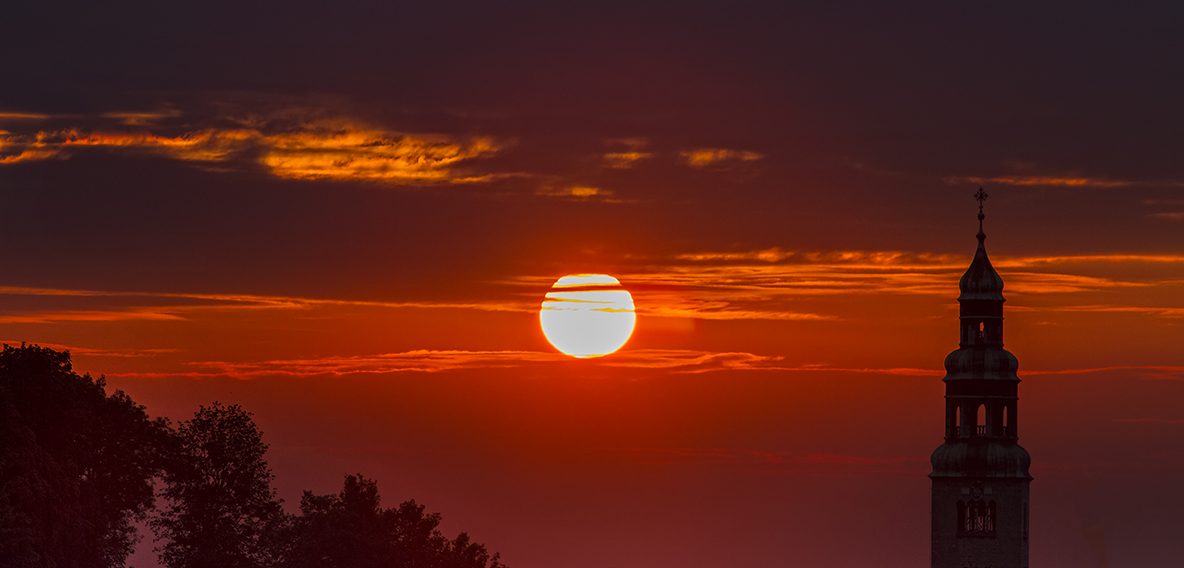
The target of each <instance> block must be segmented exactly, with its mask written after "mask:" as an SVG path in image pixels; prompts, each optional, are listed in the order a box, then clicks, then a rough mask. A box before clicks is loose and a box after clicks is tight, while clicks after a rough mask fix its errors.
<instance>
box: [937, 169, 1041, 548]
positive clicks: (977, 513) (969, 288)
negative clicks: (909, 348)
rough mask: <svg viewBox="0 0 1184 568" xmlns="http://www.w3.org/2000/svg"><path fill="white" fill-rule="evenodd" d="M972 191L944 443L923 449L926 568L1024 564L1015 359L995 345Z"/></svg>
mask: <svg viewBox="0 0 1184 568" xmlns="http://www.w3.org/2000/svg"><path fill="white" fill-rule="evenodd" d="M974 198H975V200H977V201H978V235H977V236H978V250H976V251H975V253H974V259H973V260H972V261H971V262H970V267H969V268H967V269H966V273H965V274H963V275H962V279H961V280H960V281H959V282H958V288H959V290H960V292H961V294H960V295H959V296H958V322H959V323H958V327H959V341H958V349H956V350H954V351H953V352H952V353H950V354H949V355H947V356H946V361H945V367H946V376H945V377H944V378H943V379H942V382H944V383H945V386H946V396H945V407H946V419H945V423H946V427H945V443H943V444H942V445H941V446H938V448H937V449H936V450H934V451H933V454H932V455H931V456H930V463H931V464H932V465H933V473H931V474H929V478H930V479H931V480H932V484H933V498H932V505H933V517H932V519H933V520H932V525H931V527H932V545H933V546H932V563H931V566H932V568H964V567H965V566H967V565H968V563H973V564H975V565H980V564H983V565H987V566H996V567H999V568H1027V567H1028V495H1029V493H1028V484H1029V483H1030V482H1031V481H1032V476H1031V475H1030V474H1029V473H1028V468H1029V466H1030V465H1031V462H1032V459H1031V457H1030V456H1029V455H1028V452H1027V451H1026V450H1024V448H1022V447H1021V446H1020V445H1019V443H1018V441H1019V430H1018V428H1017V426H1018V423H1017V419H1018V417H1019V414H1018V404H1019V390H1018V385H1019V382H1020V379H1019V377H1018V376H1017V375H1016V370H1017V369H1018V368H1019V361H1017V360H1016V358H1015V356H1014V355H1012V354H1011V353H1009V352H1008V351H1007V350H1006V349H1004V348H1003V303H1004V302H1005V301H1006V300H1005V299H1004V298H1003V279H1002V278H1000V277H999V273H998V272H996V271H995V269H994V268H993V267H992V266H991V260H990V259H989V258H987V249H986V247H985V246H983V240H984V239H986V238H987V236H986V234H985V233H983V218H984V215H983V201H985V200H986V199H987V192H986V191H983V188H981V187H980V188H979V189H978V192H977V193H975V194H974Z"/></svg>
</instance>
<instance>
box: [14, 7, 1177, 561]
mask: <svg viewBox="0 0 1184 568" xmlns="http://www.w3.org/2000/svg"><path fill="white" fill-rule="evenodd" d="M67 4H70V3H69V2H67ZM326 6H327V5H320V4H316V3H302V2H296V3H292V4H291V5H288V6H286V7H285V9H284V10H283V11H278V12H277V11H276V10H272V9H269V8H267V7H266V6H254V5H251V6H243V5H239V4H236V3H221V2H217V1H215V2H207V3H204V4H203V5H202V7H200V8H197V7H179V6H171V5H169V6H164V5H161V6H156V5H153V6H150V7H148V6H138V5H133V4H131V3H129V4H126V5H124V4H120V5H119V6H116V7H112V8H106V9H99V8H96V7H93V6H89V5H85V4H81V3H79V4H77V5H70V6H66V7H65V8H66V9H63V10H57V9H56V8H53V7H52V6H48V5H46V6H42V5H40V4H37V5H32V4H30V5H29V6H24V7H21V8H20V10H19V11H18V12H19V13H15V14H14V15H12V17H8V18H5V20H6V21H4V22H0V34H3V35H0V37H6V38H11V41H10V43H11V45H12V46H15V47H13V48H12V50H11V51H6V53H8V55H6V57H5V58H3V61H0V77H4V81H3V83H4V84H3V85H2V86H0V239H3V242H4V243H5V246H4V247H2V248H0V340H3V341H6V342H9V343H17V344H19V343H21V342H29V343H38V344H41V345H43V346H50V347H54V348H58V349H69V350H70V351H71V353H72V354H73V357H74V362H75V368H76V369H77V370H79V371H81V372H91V373H93V374H96V375H98V374H103V375H105V376H106V377H107V379H108V382H109V384H110V385H111V386H112V387H114V388H119V389H124V390H125V391H127V392H128V393H129V394H130V395H131V396H132V397H133V398H134V399H135V400H136V401H138V402H140V403H142V404H145V405H147V407H148V410H149V412H150V413H151V414H153V415H159V416H168V417H170V418H171V419H173V420H174V421H179V420H184V419H186V418H187V417H188V416H190V415H191V413H192V412H193V411H194V410H196V408H197V406H198V405H200V404H208V403H210V402H212V401H215V400H218V401H221V402H223V403H226V404H232V403H237V404H242V405H243V406H244V407H245V408H246V409H247V410H249V411H251V412H254V413H255V418H256V420H257V421H258V423H259V424H260V426H261V427H262V429H263V430H264V432H265V438H266V440H267V441H268V442H269V443H270V444H271V451H270V453H269V454H268V459H269V462H270V463H271V465H272V467H273V468H274V470H275V474H276V484H277V487H278V488H279V491H280V495H281V496H282V497H283V498H284V499H286V501H287V505H288V506H289V507H291V508H294V506H295V505H296V504H297V503H298V501H299V497H300V494H301V492H302V491H303V490H306V489H311V490H313V491H316V492H320V493H328V492H331V491H335V490H336V489H337V488H338V487H339V484H340V483H341V480H342V478H343V476H344V475H345V474H347V473H358V472H360V473H362V474H364V475H366V476H367V477H373V478H375V479H377V481H378V483H379V485H380V488H381V493H382V495H384V496H385V498H386V503H387V504H388V505H391V504H395V503H398V502H400V501H402V500H404V499H409V498H414V499H416V500H417V501H418V502H420V503H423V504H425V505H426V506H427V508H428V509H429V510H432V511H439V512H441V513H442V514H443V516H444V519H445V528H446V529H447V531H449V532H456V531H460V530H465V531H468V532H469V533H470V534H471V535H472V536H473V537H474V538H475V539H476V540H477V541H478V542H483V543H485V544H486V545H488V547H489V548H490V549H491V550H496V551H500V552H502V554H503V559H504V561H505V562H506V563H507V564H508V565H510V566H513V567H514V568H552V567H560V566H561V567H564V568H568V567H570V568H606V567H612V568H650V567H653V566H668V565H680V566H686V567H688V568H699V567H702V568H707V567H716V566H720V565H727V566H748V567H753V568H761V567H774V566H801V567H819V568H823V567H825V568H844V567H856V566H869V565H872V566H884V567H889V568H893V567H897V566H899V567H905V566H918V565H924V562H925V558H926V557H927V556H928V555H929V552H928V546H929V543H928V539H929V481H928V479H927V478H926V477H925V476H926V475H927V473H928V472H929V465H928V457H929V453H930V452H931V451H932V450H933V448H935V447H936V446H937V445H939V443H940V442H941V441H942V440H941V432H942V429H941V424H942V409H943V403H942V400H941V396H942V393H943V386H942V383H941V380H940V379H941V376H942V373H943V370H942V361H943V359H944V357H945V355H946V354H947V353H948V352H950V351H951V350H953V349H955V348H956V347H957V323H956V319H957V303H956V300H955V298H956V297H957V295H958V291H957V281H958V278H959V277H960V276H961V274H962V272H963V271H964V270H965V268H966V267H967V265H968V264H969V262H970V258H971V255H972V254H973V251H974V247H975V245H976V241H975V239H974V234H975V232H976V231H977V226H976V219H975V214H976V213H977V210H976V203H975V202H974V201H973V199H972V195H973V194H974V192H975V190H976V189H978V187H980V186H982V187H984V188H985V190H986V191H987V192H988V193H990V194H991V197H990V198H989V199H988V200H987V202H986V205H985V209H986V222H985V231H986V234H987V235H988V238H987V241H986V247H987V250H988V251H989V253H990V255H991V259H992V262H993V263H994V266H995V267H996V269H997V270H998V271H999V273H1000V274H1001V275H1002V277H1003V279H1004V280H1005V282H1006V288H1005V295H1006V297H1007V298H1008V301H1007V304H1006V307H1005V316H1006V324H1005V341H1006V345H1007V348H1008V349H1009V350H1011V351H1012V352H1013V353H1014V354H1015V355H1016V356H1017V357H1018V359H1019V361H1020V370H1019V375H1020V377H1021V379H1023V381H1024V382H1023V383H1022V384H1021V386H1020V406H1019V413H1020V420H1019V424H1020V433H1019V435H1020V443H1021V444H1022V445H1023V446H1024V447H1025V448H1027V449H1028V451H1029V452H1030V453H1031V455H1032V457H1033V466H1032V473H1033V476H1034V477H1035V481H1034V482H1033V484H1032V503H1033V504H1032V513H1031V514H1032V527H1033V528H1032V534H1033V539H1032V543H1031V557H1032V564H1033V565H1034V566H1044V567H1066V568H1068V567H1074V568H1078V567H1101V566H1109V567H1110V568H1113V567H1116V566H1118V567H1123V566H1127V567H1132V568H1135V567H1137V568H1158V567H1163V568H1169V567H1170V568H1176V567H1177V566H1178V562H1179V560H1178V559H1179V558H1180V557H1181V556H1182V555H1184V543H1181V541H1180V539H1179V538H1178V535H1179V534H1181V533H1182V532H1184V521H1182V520H1181V517H1180V515H1178V514H1177V511H1178V510H1179V509H1180V508H1181V507H1184V490H1182V489H1181V487H1182V486H1184V485H1182V484H1181V481H1184V451H1182V450H1181V448H1184V413H1182V411H1181V410H1180V408H1181V404H1180V402H1181V401H1184V350H1182V349H1181V348H1180V346H1181V345H1184V224H1182V222H1184V196H1182V195H1181V191H1182V190H1184V169H1182V168H1181V163H1182V162H1181V161H1180V159H1179V157H1180V156H1181V155H1182V152H1184V139H1181V138H1180V136H1179V133H1180V132H1181V131H1184V110H1181V109H1182V108H1184V107H1181V106H1180V105H1179V104H1178V103H1179V100H1181V97H1184V79H1182V78H1181V77H1182V76H1181V75H1180V74H1179V73H1178V66H1179V61H1180V60H1181V57H1182V56H1184V40H1182V39H1181V35H1180V34H1179V33H1178V29H1176V28H1178V26H1176V25H1174V23H1175V22H1179V21H1180V18H1181V17H1184V14H1182V13H1181V9H1180V8H1179V7H1178V6H1167V5H1164V6H1160V5H1153V4H1145V5H1138V6H1127V7H1122V8H1121V9H1119V8H1114V7H1105V6H1100V5H1094V4H1093V3H1089V2H1087V3H1084V4H1082V3H1074V4H1072V5H1064V6H1058V5H1055V4H1049V5H1041V6H1029V5H1023V4H1018V3H1017V4H1007V3H1005V4H1002V5H1000V4H998V3H996V4H992V5H989V6H988V5H985V4H984V5H978V4H959V5H957V6H954V5H950V6H945V5H943V6H935V5H922V4H917V5H907V6H906V5H896V4H893V5H881V3H868V2H837V3H836V2H826V3H813V4H810V3H798V4H795V5H793V6H780V7H773V6H766V5H763V4H746V3H740V4H736V3H734V2H732V3H727V4H726V5H725V4H718V5H716V4H712V3H706V4H704V3H698V4H694V5H685V4H667V3H662V2H652V3H641V4H631V5H628V6H617V5H612V4H591V3H575V4H571V3H566V4H562V5H561V4H556V3H532V2H526V3H521V4H515V5H512V6H511V5H497V6H494V5H483V4H476V3H460V4H455V5H454V4H447V5H445V4H438V5H437V4H432V3H427V4H423V5H398V6H396V5H393V4H392V5H378V4H371V3H366V2H353V1H349V2H344V3H339V5H335V6H334V7H333V9H332V10H330V9H328V8H327V7H326ZM47 24H52V27H53V29H54V30H56V31H55V34H56V35H55V38H54V40H53V41H46V38H45V37H44V36H43V35H42V31H41V30H44V29H46V28H45V26H46V25H47ZM575 273H603V274H610V275H612V276H615V277H616V278H618V279H619V280H620V281H621V283H622V285H623V286H624V287H625V288H626V289H628V290H629V291H630V292H631V294H632V297H633V300H634V303H635V305H636V310H637V311H636V313H637V327H636V331H635V332H634V335H633V336H632V338H631V339H630V340H629V342H628V343H627V344H626V345H625V346H624V347H623V348H622V349H621V350H620V351H618V352H617V353H615V354H613V355H610V356H607V357H603V358H598V359H590V360H575V359H572V358H569V357H566V356H563V355H562V354H559V353H558V352H557V351H556V350H555V349H554V348H552V347H551V346H550V344H548V342H547V341H546V339H545V337H544V336H543V334H542V331H541V329H540V326H539V315H538V310H539V308H540V306H541V304H542V302H543V300H544V297H545V295H546V294H547V291H548V290H549V289H550V287H551V285H552V283H554V282H555V281H556V280H557V279H558V278H560V277H562V276H564V275H567V274H575ZM1099 534H1100V535H1102V536H1101V537H1100V539H1099V538H1098V537H1097V535H1099ZM148 548H150V547H149V546H148V545H147V544H145V545H142V546H141V549H140V551H139V552H138V553H137V556H136V557H135V561H134V564H135V565H136V566H140V567H141V568H144V567H151V566H153V562H154V560H153V556H152V554H151V552H150V551H149V550H148Z"/></svg>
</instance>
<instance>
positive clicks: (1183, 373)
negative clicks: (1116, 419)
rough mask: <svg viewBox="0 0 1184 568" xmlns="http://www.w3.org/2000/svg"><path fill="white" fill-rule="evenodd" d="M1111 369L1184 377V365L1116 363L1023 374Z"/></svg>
mask: <svg viewBox="0 0 1184 568" xmlns="http://www.w3.org/2000/svg"><path fill="white" fill-rule="evenodd" d="M1111 371H1141V372H1142V374H1143V376H1144V377H1145V378H1149V379H1169V380H1178V379H1184V367H1182V366H1175V365H1115V366H1111V367H1093V368H1087V369H1055V370H1043V371H1042V370H1024V371H1021V372H1020V374H1021V375H1082V374H1086V373H1106V372H1111Z"/></svg>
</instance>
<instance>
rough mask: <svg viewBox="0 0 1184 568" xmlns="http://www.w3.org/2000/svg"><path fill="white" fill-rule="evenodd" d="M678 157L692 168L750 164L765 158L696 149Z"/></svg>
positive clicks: (721, 150)
mask: <svg viewBox="0 0 1184 568" xmlns="http://www.w3.org/2000/svg"><path fill="white" fill-rule="evenodd" d="M679 155H681V156H682V159H683V161H684V162H686V164H687V165H688V166H691V167H693V168H711V167H720V166H726V165H728V164H734V163H739V162H752V161H755V160H760V159H762V158H764V157H765V156H764V154H758V153H756V152H749V151H746V150H728V149H726V148H698V149H695V150H686V151H683V152H680V153H679Z"/></svg>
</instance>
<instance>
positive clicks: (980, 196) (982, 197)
mask: <svg viewBox="0 0 1184 568" xmlns="http://www.w3.org/2000/svg"><path fill="white" fill-rule="evenodd" d="M988 197H990V196H989V195H987V192H985V191H983V188H982V187H979V188H978V191H976V192H975V193H974V198H975V199H976V200H978V235H977V236H978V241H979V242H980V243H981V242H982V241H983V239H985V238H987V235H986V234H984V233H983V217H984V215H983V202H984V201H986V200H987V198H988Z"/></svg>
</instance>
